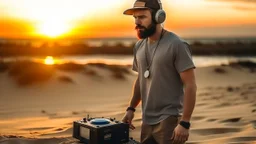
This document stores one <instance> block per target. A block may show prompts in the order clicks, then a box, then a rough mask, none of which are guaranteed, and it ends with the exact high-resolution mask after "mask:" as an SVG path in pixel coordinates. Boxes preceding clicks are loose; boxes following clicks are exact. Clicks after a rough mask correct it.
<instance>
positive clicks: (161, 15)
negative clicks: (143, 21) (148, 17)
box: [153, 0, 166, 24]
mask: <svg viewBox="0 0 256 144" xmlns="http://www.w3.org/2000/svg"><path fill="white" fill-rule="evenodd" d="M158 4H159V6H160V9H159V10H157V11H156V13H155V15H154V16H153V20H154V21H155V22H156V23H157V24H160V23H163V22H164V21H165V19H166V13H165V11H164V10H163V8H162V3H161V1H160V0H158Z"/></svg>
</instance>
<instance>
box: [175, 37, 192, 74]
mask: <svg viewBox="0 0 256 144" xmlns="http://www.w3.org/2000/svg"><path fill="white" fill-rule="evenodd" d="M174 65H175V68H176V69H177V71H178V72H179V73H181V72H183V71H185V70H188V69H191V68H195V65H194V63H193V60H192V54H191V50H190V48H189V44H187V43H186V42H181V43H179V44H178V45H177V47H176V49H175V61H174Z"/></svg>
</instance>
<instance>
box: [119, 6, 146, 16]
mask: <svg viewBox="0 0 256 144" xmlns="http://www.w3.org/2000/svg"><path fill="white" fill-rule="evenodd" d="M145 9H149V8H147V7H134V8H130V9H127V10H125V11H124V12H123V14H125V15H133V13H134V12H135V11H136V10H145Z"/></svg>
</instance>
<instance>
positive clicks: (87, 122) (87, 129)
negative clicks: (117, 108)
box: [73, 116, 129, 144]
mask: <svg viewBox="0 0 256 144" xmlns="http://www.w3.org/2000/svg"><path fill="white" fill-rule="evenodd" d="M73 137H74V138H76V139H79V140H80V142H82V143H85V144H125V143H128V142H129V124H127V123H122V122H119V121H117V120H116V119H115V118H104V117H101V118H89V116H87V118H83V119H81V120H78V121H74V122H73Z"/></svg>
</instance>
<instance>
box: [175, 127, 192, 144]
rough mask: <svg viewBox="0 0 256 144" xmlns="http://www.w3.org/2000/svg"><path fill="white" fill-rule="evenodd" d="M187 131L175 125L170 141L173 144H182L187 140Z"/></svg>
mask: <svg viewBox="0 0 256 144" xmlns="http://www.w3.org/2000/svg"><path fill="white" fill-rule="evenodd" d="M188 137H189V130H188V129H185V128H184V127H182V126H181V125H179V124H178V125H177V126H176V128H175V129H174V131H173V135H172V140H173V142H174V143H175V144H183V143H185V142H186V141H187V140H188Z"/></svg>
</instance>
